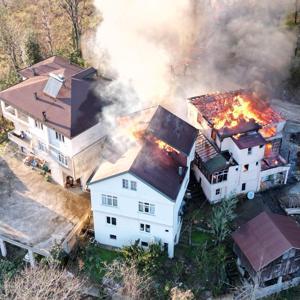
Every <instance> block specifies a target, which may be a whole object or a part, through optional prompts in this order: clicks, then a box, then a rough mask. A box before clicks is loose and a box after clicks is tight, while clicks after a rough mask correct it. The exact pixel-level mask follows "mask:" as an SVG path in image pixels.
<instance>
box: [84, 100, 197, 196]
mask: <svg viewBox="0 0 300 300" xmlns="http://www.w3.org/2000/svg"><path fill="white" fill-rule="evenodd" d="M150 111H152V112H151V114H150V115H151V117H150V119H149V122H148V125H147V126H146V127H145V128H144V129H145V132H144V136H145V137H149V136H151V137H154V138H140V139H137V140H136V141H134V142H131V143H132V144H130V145H129V144H128V145H127V146H126V143H123V142H122V146H123V147H118V145H116V144H115V143H108V144H107V145H106V147H105V150H104V159H103V162H102V163H101V164H100V166H99V168H98V169H97V171H96V172H95V174H94V176H93V178H92V179H91V181H90V183H89V184H90V185H91V184H94V183H96V182H99V181H102V180H106V179H109V178H111V177H114V176H117V175H120V174H123V173H126V172H129V173H130V174H132V175H134V176H135V177H137V178H139V179H140V180H141V181H143V182H145V183H146V184H148V185H150V186H151V187H152V188H154V189H156V190H157V191H159V192H160V193H162V194H164V195H165V196H167V197H168V198H170V199H171V200H172V201H175V200H176V198H177V196H178V193H179V191H180V188H181V184H182V181H183V178H184V176H185V174H186V170H187V166H186V161H187V156H188V155H189V154H190V152H191V151H192V148H193V145H194V143H195V139H196V137H197V129H196V128H194V127H193V126H191V125H190V124H188V123H187V122H185V121H183V120H182V119H180V118H179V117H177V116H176V115H174V114H172V113H171V112H170V111H168V110H166V109H165V108H163V107H161V106H158V107H157V108H156V109H155V111H154V112H153V108H151V109H150ZM138 114H139V113H138ZM143 114H144V115H149V114H148V112H147V111H143ZM135 117H136V116H135ZM133 118H134V116H133ZM160 118H164V120H160ZM127 120H128V119H127ZM141 120H142V119H141ZM160 126H161V127H160ZM174 126H176V127H174ZM174 128H175V130H177V131H176V133H175V134H174ZM182 139H183V141H184V143H182ZM157 140H158V141H160V140H161V141H163V142H165V143H166V144H168V145H170V146H171V147H172V148H174V150H175V151H171V152H168V151H166V150H165V149H162V148H160V147H159V146H158V144H157ZM120 148H121V149H120ZM180 168H181V172H182V173H181V174H180V172H179V169H180Z"/></svg>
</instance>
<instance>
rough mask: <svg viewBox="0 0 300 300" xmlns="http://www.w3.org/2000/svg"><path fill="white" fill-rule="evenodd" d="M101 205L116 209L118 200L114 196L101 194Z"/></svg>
mask: <svg viewBox="0 0 300 300" xmlns="http://www.w3.org/2000/svg"><path fill="white" fill-rule="evenodd" d="M102 205H107V206H113V207H117V206H118V198H117V197H116V196H111V195H104V194H102Z"/></svg>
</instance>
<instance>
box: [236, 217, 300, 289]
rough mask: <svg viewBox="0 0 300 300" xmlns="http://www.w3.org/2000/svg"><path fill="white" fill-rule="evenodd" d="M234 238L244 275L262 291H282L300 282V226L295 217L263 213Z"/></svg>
mask: <svg viewBox="0 0 300 300" xmlns="http://www.w3.org/2000/svg"><path fill="white" fill-rule="evenodd" d="M232 238H233V241H234V252H235V254H236V255H237V266H238V269H239V271H240V273H241V275H242V276H243V277H244V278H247V279H248V280H250V281H251V283H252V284H253V285H255V286H256V287H258V288H262V291H265V292H268V290H269V289H268V287H269V288H270V287H272V286H273V287H274V286H275V287H277V289H274V290H273V291H276V292H278V291H280V288H282V289H285V288H288V286H289V284H291V285H292V283H293V282H296V281H297V280H299V279H300V277H299V276H300V227H299V224H298V223H297V222H296V221H295V220H293V219H292V218H290V217H287V216H283V215H277V214H273V213H269V212H262V213H261V214H259V215H258V216H256V217H255V218H253V219H252V220H250V221H249V222H247V223H246V224H244V225H242V226H241V227H240V228H239V229H237V230H236V231H235V232H234V233H233V234H232ZM264 288H265V289H264ZM270 291H271V292H272V289H270ZM258 292H259V290H258Z"/></svg>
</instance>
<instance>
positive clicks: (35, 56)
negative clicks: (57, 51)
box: [25, 33, 42, 66]
mask: <svg viewBox="0 0 300 300" xmlns="http://www.w3.org/2000/svg"><path fill="white" fill-rule="evenodd" d="M25 54H26V63H27V64H28V65H30V66H31V65H33V64H35V63H37V62H39V61H41V60H42V53H41V48H40V45H39V42H38V40H37V38H36V36H35V34H33V33H30V34H29V35H28V37H27V39H26V42H25Z"/></svg>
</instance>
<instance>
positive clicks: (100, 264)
mask: <svg viewBox="0 0 300 300" xmlns="http://www.w3.org/2000/svg"><path fill="white" fill-rule="evenodd" d="M79 256H80V260H81V259H82V263H83V266H82V269H83V272H84V273H85V274H87V276H88V277H89V278H90V279H91V280H92V281H94V282H100V280H101V279H102V277H103V275H104V273H105V263H111V262H112V261H113V260H115V259H116V258H119V257H120V253H119V252H117V251H113V250H108V249H104V248H102V247H100V246H98V245H93V244H88V245H87V246H85V247H83V249H82V250H81V253H80V255H79Z"/></svg>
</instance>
